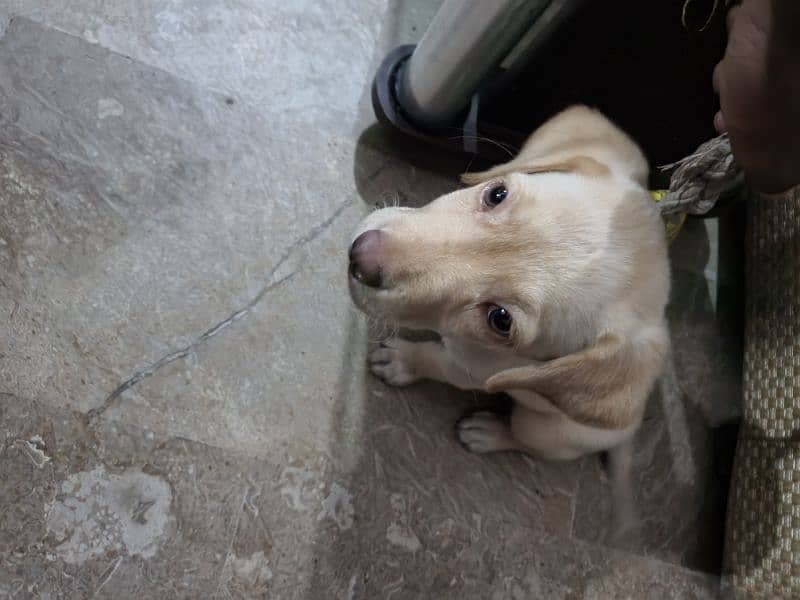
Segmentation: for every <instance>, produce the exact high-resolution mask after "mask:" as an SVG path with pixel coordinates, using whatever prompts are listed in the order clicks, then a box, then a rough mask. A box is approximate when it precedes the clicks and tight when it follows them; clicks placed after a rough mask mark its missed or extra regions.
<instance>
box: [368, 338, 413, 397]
mask: <svg viewBox="0 0 800 600" xmlns="http://www.w3.org/2000/svg"><path fill="white" fill-rule="evenodd" d="M397 342H403V340H392V341H391V342H389V344H381V346H380V347H379V348H377V349H375V350H373V351H372V352H371V353H370V355H369V369H370V371H372V374H373V375H375V376H376V377H378V378H379V379H381V380H383V381H384V383H387V384H388V385H393V386H403V385H409V384H411V383H414V382H415V381H417V380H418V379H419V376H418V375H417V374H416V373H415V371H414V368H413V367H412V364H411V360H410V359H409V357H408V356H407V355H406V349H405V344H407V342H403V344H397Z"/></svg>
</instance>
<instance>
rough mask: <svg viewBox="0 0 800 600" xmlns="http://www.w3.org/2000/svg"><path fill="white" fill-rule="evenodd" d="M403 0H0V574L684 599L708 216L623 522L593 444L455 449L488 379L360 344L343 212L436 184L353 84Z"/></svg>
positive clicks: (361, 591) (28, 578) (716, 316)
mask: <svg viewBox="0 0 800 600" xmlns="http://www.w3.org/2000/svg"><path fill="white" fill-rule="evenodd" d="M435 8H436V7H435V3H430V2H423V1H421V0H413V1H411V2H400V1H397V0H369V1H361V0H339V1H334V0H325V1H314V2H311V1H303V2H277V1H272V0H270V1H262V0H217V1H214V2H212V1H210V0H202V1H192V2H190V1H188V0H187V1H184V0H143V1H141V2H121V1H107V0H70V1H69V2H60V3H55V2H45V1H40V0H9V1H7V2H5V3H3V4H0V315H2V317H0V509H1V510H0V598H6V597H9V598H53V599H54V598H93V597H97V598H206V597H211V598H277V599H284V598H286V599H291V598H304V599H312V598H313V599H317V598H319V599H330V598H343V599H372V598H393V599H395V600H400V599H405V598H437V599H446V598H458V599H459V600H465V599H472V598H475V599H483V598H491V599H504V598H513V599H528V598H548V599H551V598H552V599H556V598H587V599H589V598H592V599H608V598H637V599H638V598H713V597H716V594H717V588H718V573H719V562H720V556H721V547H722V526H723V520H724V502H725V495H726V491H727V489H726V486H727V475H726V473H727V471H728V469H729V465H728V463H729V460H730V457H731V455H732V443H733V435H734V433H733V432H732V430H731V428H730V427H728V426H727V425H726V424H728V423H730V422H732V421H735V420H736V418H737V416H738V402H739V394H740V387H739V379H740V366H739V363H740V358H741V340H740V335H739V327H738V319H739V302H738V299H739V298H740V291H739V284H740V281H741V274H740V270H739V269H738V267H737V265H738V264H739V258H738V254H737V251H736V248H737V247H738V235H739V227H738V225H737V223H738V222H739V220H738V219H730V218H729V219H723V220H721V221H720V220H711V221H691V222H690V223H689V224H688V225H687V227H686V230H685V231H684V232H683V234H682V236H681V237H680V238H679V239H678V240H677V241H676V242H675V245H674V247H673V259H674V260H673V272H674V281H675V283H674V293H673V296H674V300H673V303H672V305H671V307H670V321H671V324H672V332H673V341H674V352H673V357H672V360H671V363H670V368H669V370H668V373H667V374H666V376H665V377H664V379H663V381H662V382H661V384H660V385H659V388H658V390H656V392H655V393H654V395H653V398H652V401H651V403H650V407H649V409H648V414H647V419H646V422H645V424H644V426H643V428H642V430H641V433H640V435H639V436H638V438H637V454H636V460H635V485H636V498H637V506H638V509H639V512H640V514H641V517H642V527H641V530H640V531H639V535H638V536H636V537H635V539H628V540H625V541H623V542H620V543H617V544H611V542H610V541H609V539H608V531H607V523H608V522H609V518H610V504H609V490H608V485H607V481H606V479H605V476H604V474H603V471H602V469H601V467H600V465H599V461H598V460H597V459H596V458H595V457H590V458H587V459H584V460H581V461H577V462H574V463H563V464H547V463H542V462H539V461H536V460H533V459H530V458H527V457H524V456H520V455H494V456H473V455H470V454H468V453H467V452H466V451H465V450H464V449H463V448H462V447H461V446H459V444H458V443H457V442H456V440H455V437H454V434H453V425H454V422H455V421H456V419H457V418H458V417H459V416H460V415H462V414H464V413H465V412H467V411H468V410H470V409H471V408H473V407H474V406H476V405H477V404H485V403H491V402H493V400H492V399H487V398H480V397H476V396H474V395H472V394H467V393H462V392H456V391H454V390H451V389H448V388H446V387H444V386H441V385H437V384H421V385H418V386H413V387H410V388H406V389H402V390H396V389H389V388H387V387H385V386H383V385H382V384H381V383H380V382H379V381H377V380H375V379H374V378H372V377H371V376H370V375H368V374H367V373H366V371H365V368H364V357H365V352H366V350H367V347H368V345H369V343H370V340H371V338H372V337H373V335H372V334H371V333H370V332H369V331H368V327H367V323H366V322H365V321H364V319H363V318H362V317H361V316H360V315H358V314H357V313H356V312H355V311H354V310H353V309H352V308H351V305H350V302H349V299H348V296H347V291H346V280H345V276H344V274H345V270H346V256H345V248H346V245H347V241H348V237H349V234H350V232H351V230H352V229H353V227H354V226H355V224H356V223H357V222H358V221H359V219H360V218H361V217H362V216H363V215H364V214H366V212H367V211H369V210H370V209H371V207H372V206H374V205H376V204H380V203H381V202H385V201H387V200H390V201H394V200H399V201H400V202H402V203H407V204H412V205H418V204H421V203H424V202H427V201H429V200H430V199H432V198H434V197H436V196H437V195H438V194H441V193H443V192H445V191H448V190H450V189H453V188H454V186H456V185H458V184H457V181H456V179H455V178H454V177H453V176H452V173H453V172H455V171H456V170H457V168H441V169H438V168H433V167H431V166H429V163H430V162H431V161H425V160H419V158H418V157H416V158H414V157H409V156H408V155H407V151H406V150H407V149H406V150H403V149H398V148H397V147H396V146H395V145H393V144H392V143H390V142H389V140H387V139H386V137H385V136H384V135H383V133H382V132H381V131H380V129H378V128H376V127H375V126H374V120H373V116H372V111H371V107H370V103H369V85H370V82H371V77H372V75H373V73H374V69H375V68H376V66H377V64H378V63H379V62H380V60H381V59H382V58H383V56H384V55H385V53H386V52H387V51H388V50H389V49H390V48H392V47H394V46H395V45H397V44H399V43H404V42H413V41H415V40H416V39H418V37H419V35H420V33H421V32H422V31H423V30H424V28H425V26H426V24H427V23H428V20H429V19H430V16H431V14H432V12H433V11H434V10H435ZM417 152H424V150H419V149H418V150H417ZM433 162H435V161H433ZM451 162H452V161H451ZM449 167H453V165H452V164H450V165H449ZM455 167H458V165H455ZM465 167H466V164H463V165H461V168H465ZM373 333H374V332H373Z"/></svg>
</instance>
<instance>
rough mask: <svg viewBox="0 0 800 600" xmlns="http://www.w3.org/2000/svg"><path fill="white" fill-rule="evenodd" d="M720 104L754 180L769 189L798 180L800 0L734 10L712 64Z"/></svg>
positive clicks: (720, 122)
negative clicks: (720, 51)
mask: <svg viewBox="0 0 800 600" xmlns="http://www.w3.org/2000/svg"><path fill="white" fill-rule="evenodd" d="M713 81H714V89H715V90H716V91H717V93H718V94H719V98H720V112H718V113H717V115H716V117H715V118H714V125H715V127H716V128H717V131H719V132H720V133H722V132H725V131H727V132H728V134H729V136H730V140H731V146H732V149H733V155H734V158H735V159H736V162H737V163H739V165H740V166H741V167H742V169H743V170H744V172H745V177H746V178H747V181H748V183H749V184H750V185H751V186H752V187H753V188H754V189H756V190H758V191H761V192H765V193H778V192H782V191H785V190H787V189H789V188H791V187H794V186H795V185H797V184H800V2H797V1H796V0H744V1H743V2H742V4H741V5H740V6H736V7H734V8H732V9H731V10H730V12H729V13H728V45H727V48H726V50H725V55H724V57H723V58H722V60H721V61H720V63H719V64H718V65H717V67H716V68H715V69H714V78H713Z"/></svg>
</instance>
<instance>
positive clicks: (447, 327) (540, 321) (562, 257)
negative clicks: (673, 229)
mask: <svg viewBox="0 0 800 600" xmlns="http://www.w3.org/2000/svg"><path fill="white" fill-rule="evenodd" d="M647 172H648V167H647V163H646V161H645V158H644V156H643V155H642V153H641V151H640V150H639V148H638V147H637V146H636V145H635V144H634V142H633V141H632V140H631V139H630V138H628V136H626V135H625V134H624V133H623V132H622V131H621V130H619V129H618V128H617V127H616V126H615V125H613V124H612V123H611V122H610V121H608V119H606V118H605V117H603V116H602V115H601V114H600V113H598V112H596V111H594V110H591V109H589V108H586V107H584V106H575V107H572V108H569V109H567V110H565V111H564V112H562V113H560V114H558V115H557V116H555V117H554V118H553V119H551V120H550V121H548V122H547V123H545V124H544V125H543V126H542V127H541V128H539V129H538V130H537V131H536V132H534V133H533V135H532V136H531V137H530V138H529V139H528V141H527V142H526V143H525V145H524V147H523V148H522V150H521V152H520V153H519V155H518V156H517V157H516V158H514V159H513V160H511V161H510V162H508V163H506V164H504V165H500V166H497V167H495V168H493V169H490V170H489V171H486V172H484V173H472V174H469V175H466V176H464V181H465V182H466V183H468V184H471V187H468V188H466V189H462V190H458V191H455V192H453V193H450V194H447V195H445V196H442V197H441V198H438V199H437V200H435V201H434V202H431V203H430V204H429V205H427V206H425V207H424V208H420V209H409V208H386V209H383V210H379V211H376V212H374V213H372V214H371V215H369V216H368V217H367V218H366V219H365V220H364V221H363V222H362V224H361V226H360V227H359V230H358V231H357V233H356V235H355V237H354V241H353V243H352V245H351V247H350V269H349V276H350V292H351V295H352V297H353V300H354V302H355V303H356V305H357V306H358V307H359V308H360V309H361V310H363V311H364V312H366V313H368V314H370V315H372V316H375V317H378V318H385V319H388V320H392V321H397V322H399V323H400V325H402V326H404V327H409V328H419V329H427V330H433V331H435V332H437V333H438V334H439V335H440V336H441V342H429V341H428V342H411V341H407V340H403V339H400V338H393V339H390V340H388V341H387V342H385V343H384V344H382V345H381V347H380V348H378V349H376V350H375V351H374V352H372V354H371V355H370V357H369V361H370V364H371V369H372V372H373V373H375V375H377V376H378V377H380V378H381V379H383V380H384V381H385V382H386V383H388V384H390V385H398V386H401V385H407V384H410V383H413V382H415V381H417V380H419V379H423V378H427V379H434V380H437V381H443V382H446V383H449V384H452V385H454V386H456V387H458V388H461V389H479V390H485V391H488V392H500V391H504V392H508V394H509V395H510V396H511V397H512V398H513V400H514V406H513V410H512V414H511V418H510V422H509V421H507V420H504V419H501V418H499V417H498V416H495V415H494V414H492V413H486V412H481V413H476V414H474V415H472V416H470V417H467V418H465V419H463V420H462V421H461V422H460V423H459V424H458V429H457V431H458V436H459V438H460V439H461V441H462V443H463V444H464V445H465V446H466V447H467V448H469V449H470V450H472V451H474V452H494V451H501V450H522V451H526V452H530V453H532V454H534V455H536V456H540V457H543V458H547V459H556V460H569V459H574V458H577V457H579V456H582V455H584V454H587V453H593V452H598V451H603V450H611V449H614V448H616V447H619V446H620V445H622V444H623V443H624V442H626V440H628V439H629V438H630V437H631V435H632V434H633V432H634V431H635V430H636V428H637V427H638V426H639V424H640V422H641V419H642V412H643V410H644V406H645V401H646V398H647V396H648V394H649V392H650V390H651V388H652V387H653V384H654V382H655V380H656V378H657V377H658V375H659V374H660V371H661V369H662V363H663V361H664V357H665V354H666V353H667V352H668V348H669V341H668V334H667V328H666V325H665V318H664V309H665V306H666V303H667V297H668V295H669V287H670V278H669V265H668V259H667V241H666V236H665V232H664V227H663V224H662V222H661V219H660V217H659V214H658V212H657V210H656V208H655V206H654V203H653V201H652V200H651V198H650V196H649V194H648V191H647V189H646V185H647ZM612 456H613V453H612Z"/></svg>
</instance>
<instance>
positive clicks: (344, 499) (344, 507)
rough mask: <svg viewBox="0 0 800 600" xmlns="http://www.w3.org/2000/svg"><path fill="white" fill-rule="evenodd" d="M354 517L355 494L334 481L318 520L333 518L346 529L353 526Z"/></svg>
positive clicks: (341, 527)
mask: <svg viewBox="0 0 800 600" xmlns="http://www.w3.org/2000/svg"><path fill="white" fill-rule="evenodd" d="M354 517H355V509H354V508H353V495H352V494H351V493H350V492H349V491H348V490H347V489H345V488H344V487H342V486H341V485H339V484H338V483H336V482H334V483H332V484H331V489H330V492H329V493H328V495H327V496H326V497H325V499H324V500H323V501H322V511H320V513H319V516H318V517H317V520H320V521H321V520H322V519H325V518H330V519H333V520H334V521H335V522H336V526H337V527H338V528H339V529H340V530H345V529H350V528H351V527H352V526H353V519H354Z"/></svg>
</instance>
